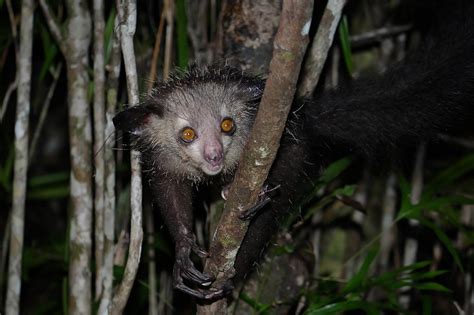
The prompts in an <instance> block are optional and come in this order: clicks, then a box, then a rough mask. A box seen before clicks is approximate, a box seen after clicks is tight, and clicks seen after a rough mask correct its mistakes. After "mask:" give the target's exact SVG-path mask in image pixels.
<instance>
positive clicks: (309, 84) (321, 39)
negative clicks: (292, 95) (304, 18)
mask: <svg viewBox="0 0 474 315" xmlns="http://www.w3.org/2000/svg"><path fill="white" fill-rule="evenodd" d="M345 4H346V0H329V1H328V3H327V5H326V9H325V10H324V13H323V16H322V18H321V22H320V23H319V27H318V30H317V32H316V34H315V36H314V40H313V43H312V44H311V48H310V49H309V52H308V56H307V57H306V61H305V64H304V66H303V70H302V72H303V73H302V76H301V83H300V85H299V88H298V96H299V97H309V96H310V95H311V94H312V93H313V91H314V89H315V88H316V85H317V84H318V81H319V76H320V74H321V71H322V69H323V66H324V63H325V61H326V58H327V56H328V52H329V48H330V47H331V45H332V42H333V39H334V34H335V33H336V30H337V26H338V25H339V20H340V19H341V15H342V8H343V7H344V5H345Z"/></svg>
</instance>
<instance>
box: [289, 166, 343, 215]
mask: <svg viewBox="0 0 474 315" xmlns="http://www.w3.org/2000/svg"><path fill="white" fill-rule="evenodd" d="M351 162H352V161H351V160H350V159H349V158H342V159H340V160H337V161H335V162H334V163H331V165H329V166H328V167H327V168H326V169H325V170H324V172H323V173H322V174H321V176H320V177H319V178H318V182H317V183H316V184H315V185H314V186H313V189H311V192H310V193H308V194H307V195H306V196H305V197H304V198H303V199H302V200H301V202H300V203H299V206H298V207H300V208H301V207H303V206H305V205H307V204H308V203H309V202H310V201H311V200H313V199H314V198H315V197H316V196H317V195H318V192H319V190H320V189H321V188H322V187H323V186H325V185H326V184H328V183H329V182H331V181H332V180H334V179H335V178H336V177H337V176H339V174H341V173H342V172H343V171H344V170H346V169H347V168H348V167H349V165H350V164H351Z"/></svg>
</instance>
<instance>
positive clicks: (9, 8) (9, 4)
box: [5, 0, 19, 63]
mask: <svg viewBox="0 0 474 315" xmlns="http://www.w3.org/2000/svg"><path fill="white" fill-rule="evenodd" d="M5 2H6V4H7V11H8V19H9V20H10V27H11V29H12V37H13V46H14V47H15V61H16V62H17V63H18V58H19V57H18V31H17V27H16V23H15V13H14V12H13V7H12V2H11V0H7V1H5Z"/></svg>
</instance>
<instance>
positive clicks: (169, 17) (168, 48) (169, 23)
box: [163, 0, 174, 80]
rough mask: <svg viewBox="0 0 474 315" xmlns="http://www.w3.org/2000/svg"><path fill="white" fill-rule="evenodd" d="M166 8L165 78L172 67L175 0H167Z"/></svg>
mask: <svg viewBox="0 0 474 315" xmlns="http://www.w3.org/2000/svg"><path fill="white" fill-rule="evenodd" d="M165 10H166V39H165V61H164V64H163V79H165V80H166V79H168V77H169V75H170V69H171V56H172V49H173V38H174V36H173V33H174V1H172V0H165Z"/></svg>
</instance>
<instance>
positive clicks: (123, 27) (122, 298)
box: [111, 0, 143, 315]
mask: <svg viewBox="0 0 474 315" xmlns="http://www.w3.org/2000/svg"><path fill="white" fill-rule="evenodd" d="M117 14H118V16H119V21H120V35H121V45H122V52H123V58H124V64H125V72H126V77H127V88H128V89H127V91H128V100H129V103H130V105H132V106H135V105H138V82H137V69H136V63H135V53H134V49H133V35H134V34H135V26H136V22H137V5H136V1H135V0H126V1H124V2H123V4H121V3H120V0H117ZM139 160H140V154H139V153H138V151H136V150H132V152H131V169H132V179H131V182H132V183H131V212H132V218H131V232H130V245H129V248H128V260H127V264H126V265H125V273H124V275H123V279H122V282H121V283H120V286H119V288H118V290H117V292H116V293H115V295H114V297H113V300H112V310H111V314H117V315H118V314H122V312H123V309H124V308H125V305H126V303H127V300H128V297H129V295H130V291H131V290H132V286H133V282H134V281H135V277H136V275H137V271H138V265H139V262H140V256H141V249H142V240H143V229H142V179H141V168H140V163H139Z"/></svg>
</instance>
